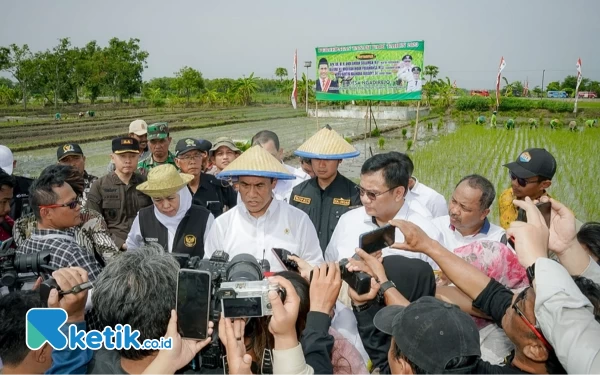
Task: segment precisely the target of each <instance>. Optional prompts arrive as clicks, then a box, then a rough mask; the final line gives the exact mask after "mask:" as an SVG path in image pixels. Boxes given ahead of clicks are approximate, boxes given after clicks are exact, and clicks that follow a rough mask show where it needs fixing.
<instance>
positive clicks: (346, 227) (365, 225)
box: [325, 202, 444, 269]
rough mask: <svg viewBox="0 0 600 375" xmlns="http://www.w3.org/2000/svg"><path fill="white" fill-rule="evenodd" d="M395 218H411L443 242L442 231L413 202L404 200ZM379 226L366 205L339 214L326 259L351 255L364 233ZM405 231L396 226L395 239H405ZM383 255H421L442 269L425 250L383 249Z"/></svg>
mask: <svg viewBox="0 0 600 375" xmlns="http://www.w3.org/2000/svg"><path fill="white" fill-rule="evenodd" d="M394 219H400V220H406V221H410V222H412V223H414V224H416V225H418V226H419V227H420V228H421V229H422V230H423V231H424V232H425V233H427V235H428V236H429V237H431V238H433V239H434V240H436V241H438V242H440V243H441V244H444V241H443V237H442V234H441V233H440V231H439V230H438V229H437V228H436V227H435V226H433V224H431V221H430V220H428V219H426V218H424V217H423V216H421V215H419V214H418V213H417V212H416V211H415V210H414V209H412V208H411V207H410V203H407V202H405V203H404V205H402V208H401V209H400V211H398V213H397V214H396V216H395V217H394ZM378 227H379V226H378V225H377V224H375V223H374V220H373V217H372V216H370V215H368V214H367V212H366V209H365V207H358V208H356V209H354V210H352V211H350V212H347V213H345V214H344V215H342V217H340V221H339V222H338V225H337V226H336V227H335V230H334V231H333V236H332V237H331V241H330V242H329V245H328V246H327V250H325V259H326V260H327V261H328V262H335V261H338V260H340V259H344V258H351V257H352V256H353V255H354V254H355V249H356V248H357V247H358V241H359V237H360V235H361V234H363V233H366V232H370V231H372V230H375V229H377V228H378ZM403 241H404V235H403V234H402V232H400V230H399V229H396V242H403ZM382 254H383V256H384V257H385V256H388V255H403V256H405V257H407V258H418V259H422V260H424V261H426V262H428V263H429V264H430V265H431V266H432V267H433V269H439V267H438V266H437V264H436V263H435V262H434V261H433V260H432V259H431V258H429V257H428V256H426V255H424V254H422V253H413V252H410V251H405V250H397V249H391V248H389V247H387V248H385V249H383V251H382Z"/></svg>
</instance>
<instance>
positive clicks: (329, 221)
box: [290, 172, 361, 251]
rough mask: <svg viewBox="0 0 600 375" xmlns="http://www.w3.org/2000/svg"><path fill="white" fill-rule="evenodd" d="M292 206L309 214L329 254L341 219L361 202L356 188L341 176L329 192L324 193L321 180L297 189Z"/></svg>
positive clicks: (322, 244) (320, 240)
mask: <svg viewBox="0 0 600 375" xmlns="http://www.w3.org/2000/svg"><path fill="white" fill-rule="evenodd" d="M290 204H291V205H292V206H294V207H297V208H299V209H301V210H302V211H304V212H306V214H308V216H309V217H310V220H311V221H312V222H313V224H314V226H315V228H316V230H317V235H318V236H319V243H320V245H321V249H323V251H325V249H326V248H327V245H328V244H329V240H330V239H331V236H332V235H333V231H334V229H335V226H336V225H337V223H338V220H339V219H340V216H342V215H343V214H345V213H346V212H348V211H350V210H351V209H352V208H353V207H356V206H360V205H361V202H360V194H359V192H358V189H357V188H356V184H355V183H354V182H352V181H350V180H349V179H348V178H346V177H344V176H342V175H341V174H340V173H339V172H338V174H337V176H335V179H334V180H333V181H332V182H331V184H330V185H329V186H327V187H326V188H325V190H323V189H321V187H320V186H319V183H318V181H317V178H312V179H310V180H308V181H304V182H303V183H301V184H300V185H298V186H296V187H295V188H294V189H293V190H292V195H291V199H290ZM357 245H358V244H357Z"/></svg>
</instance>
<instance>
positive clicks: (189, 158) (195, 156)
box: [177, 154, 202, 161]
mask: <svg viewBox="0 0 600 375" xmlns="http://www.w3.org/2000/svg"><path fill="white" fill-rule="evenodd" d="M177 159H181V160H186V161H188V160H192V159H195V160H200V159H202V154H195V155H185V156H179V157H178V158H177Z"/></svg>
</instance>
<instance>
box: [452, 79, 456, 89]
mask: <svg viewBox="0 0 600 375" xmlns="http://www.w3.org/2000/svg"><path fill="white" fill-rule="evenodd" d="M452 88H454V89H455V88H456V80H454V83H453V84H452Z"/></svg>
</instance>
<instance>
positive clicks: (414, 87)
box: [406, 79, 423, 92]
mask: <svg viewBox="0 0 600 375" xmlns="http://www.w3.org/2000/svg"><path fill="white" fill-rule="evenodd" d="M422 90H423V80H421V79H419V80H416V81H409V82H408V84H407V85H406V92H413V91H422Z"/></svg>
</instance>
